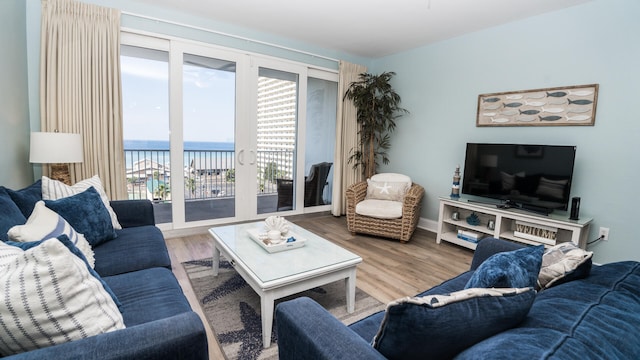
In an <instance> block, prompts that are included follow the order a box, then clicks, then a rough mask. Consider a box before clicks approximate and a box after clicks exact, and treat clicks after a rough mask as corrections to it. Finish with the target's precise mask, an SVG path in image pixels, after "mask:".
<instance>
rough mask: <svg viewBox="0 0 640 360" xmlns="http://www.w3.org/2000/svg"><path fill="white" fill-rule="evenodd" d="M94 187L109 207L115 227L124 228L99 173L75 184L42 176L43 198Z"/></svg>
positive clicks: (75, 192) (59, 196)
mask: <svg viewBox="0 0 640 360" xmlns="http://www.w3.org/2000/svg"><path fill="white" fill-rule="evenodd" d="M92 186H93V187H94V188H95V189H96V191H97V192H98V194H100V199H102V203H103V204H104V207H106V208H107V211H108V212H109V216H110V217H111V223H112V224H113V228H114V229H122V226H120V223H119V222H118V217H117V216H116V213H115V212H114V211H113V209H112V208H111V205H109V197H108V196H107V193H106V192H105V191H104V187H103V186H102V181H100V177H99V176H98V175H94V176H93V177H91V178H89V179H85V180H82V181H79V182H77V183H75V184H74V185H71V186H69V185H67V184H65V183H63V182H60V181H58V180H53V179H50V178H48V177H46V176H43V177H42V200H58V199H62V198H66V197H69V196H71V195H75V194H79V193H81V192H83V191H85V190H87V189H88V188H90V187H92Z"/></svg>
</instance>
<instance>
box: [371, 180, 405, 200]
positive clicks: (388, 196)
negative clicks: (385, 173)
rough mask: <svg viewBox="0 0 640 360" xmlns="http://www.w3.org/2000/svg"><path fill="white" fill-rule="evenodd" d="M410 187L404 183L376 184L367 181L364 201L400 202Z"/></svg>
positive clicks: (387, 182)
mask: <svg viewBox="0 0 640 360" xmlns="http://www.w3.org/2000/svg"><path fill="white" fill-rule="evenodd" d="M410 186H411V185H409V184H407V183H406V182H395V181H393V182H392V181H384V182H378V181H373V180H371V179H367V195H366V197H365V198H366V199H377V200H391V201H402V200H404V196H405V194H406V193H407V190H409V187H410Z"/></svg>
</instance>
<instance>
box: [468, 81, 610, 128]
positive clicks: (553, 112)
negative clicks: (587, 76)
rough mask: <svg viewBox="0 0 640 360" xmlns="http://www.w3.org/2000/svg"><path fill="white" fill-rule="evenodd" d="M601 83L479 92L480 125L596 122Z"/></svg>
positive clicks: (579, 123)
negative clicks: (491, 92)
mask: <svg viewBox="0 0 640 360" xmlns="http://www.w3.org/2000/svg"><path fill="white" fill-rule="evenodd" d="M597 103H598V84H590V85H577V86H565V87H555V88H546V89H534V90H524V91H513V92H502V93H493V94H481V95H478V114H477V118H476V126H570V125H583V126H584V125H587V126H589V125H590V126H593V124H594V123H595V121H596V105H597Z"/></svg>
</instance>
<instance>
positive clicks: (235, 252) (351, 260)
mask: <svg viewBox="0 0 640 360" xmlns="http://www.w3.org/2000/svg"><path fill="white" fill-rule="evenodd" d="M248 229H258V230H259V231H262V230H263V229H264V222H263V221H260V222H255V223H247V224H238V225H227V226H217V227H213V228H211V229H209V233H210V234H211V235H212V236H213V239H214V251H213V272H214V275H216V276H217V275H218V268H219V265H220V253H222V254H224V256H225V257H226V258H227V259H229V261H230V262H231V264H232V265H233V266H234V268H235V270H236V271H237V272H238V273H239V274H240V275H241V276H242V278H243V279H244V280H245V281H246V282H247V283H248V284H249V285H250V286H251V288H253V290H254V291H255V292H256V293H257V294H258V295H260V312H261V314H262V344H263V346H264V347H265V348H267V347H269V346H270V345H271V328H272V326H273V311H274V301H275V300H276V299H279V298H282V297H285V296H289V295H292V294H296V293H299V292H302V291H305V290H308V289H313V288H315V287H317V286H321V285H325V284H328V283H331V282H334V281H338V280H342V279H345V283H346V296H347V311H348V312H349V313H352V312H353V311H354V307H355V294H356V266H357V265H358V264H359V263H361V262H362V258H361V257H360V256H358V255H356V254H354V253H352V252H350V251H348V250H345V249H343V248H341V247H340V246H338V245H335V244H333V243H331V242H329V241H327V240H325V239H323V238H322V237H320V236H317V235H315V234H314V233H312V232H310V231H307V230H305V229H303V228H301V227H299V226H296V225H294V224H290V229H291V231H293V232H294V233H295V234H297V235H298V236H299V237H303V238H305V239H306V242H305V245H304V246H303V247H300V248H297V249H292V250H286V251H282V252H276V253H269V252H267V251H266V250H265V249H263V248H262V247H261V246H260V245H258V244H257V243H256V242H255V241H254V240H252V239H251V238H250V237H249V235H248V234H247V230H248Z"/></svg>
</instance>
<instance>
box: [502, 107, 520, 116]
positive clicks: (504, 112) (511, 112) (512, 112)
mask: <svg viewBox="0 0 640 360" xmlns="http://www.w3.org/2000/svg"><path fill="white" fill-rule="evenodd" d="M500 115H504V116H513V115H518V110H514V109H507V110H502V111H501V112H500Z"/></svg>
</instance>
